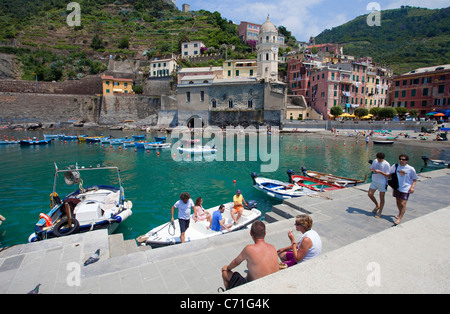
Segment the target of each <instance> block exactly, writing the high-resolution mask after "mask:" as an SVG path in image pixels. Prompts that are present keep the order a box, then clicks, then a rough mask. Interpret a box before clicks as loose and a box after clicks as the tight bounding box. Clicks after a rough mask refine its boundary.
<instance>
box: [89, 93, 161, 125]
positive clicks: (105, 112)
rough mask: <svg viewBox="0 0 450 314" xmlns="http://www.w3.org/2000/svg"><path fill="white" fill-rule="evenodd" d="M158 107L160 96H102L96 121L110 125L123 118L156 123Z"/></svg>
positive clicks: (159, 106)
mask: <svg viewBox="0 0 450 314" xmlns="http://www.w3.org/2000/svg"><path fill="white" fill-rule="evenodd" d="M160 109H161V98H160V97H147V96H140V95H121V96H103V99H102V103H101V108H100V113H99V119H98V123H99V124H107V125H111V124H117V123H121V122H122V121H124V120H134V121H135V122H137V123H140V124H152V123H156V120H157V116H158V111H159V110H160Z"/></svg>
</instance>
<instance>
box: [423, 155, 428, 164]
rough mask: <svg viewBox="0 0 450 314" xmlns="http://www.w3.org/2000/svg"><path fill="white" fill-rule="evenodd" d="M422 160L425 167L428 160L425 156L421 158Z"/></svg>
mask: <svg viewBox="0 0 450 314" xmlns="http://www.w3.org/2000/svg"><path fill="white" fill-rule="evenodd" d="M422 160H423V165H424V166H427V165H428V160H429V158H428V157H427V156H422Z"/></svg>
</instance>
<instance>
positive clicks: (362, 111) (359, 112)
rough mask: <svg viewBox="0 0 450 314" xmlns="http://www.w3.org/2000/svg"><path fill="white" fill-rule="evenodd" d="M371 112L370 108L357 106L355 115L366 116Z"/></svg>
mask: <svg viewBox="0 0 450 314" xmlns="http://www.w3.org/2000/svg"><path fill="white" fill-rule="evenodd" d="M368 114H369V109H367V108H356V109H355V116H357V117H360V118H361V117H364V116H367V115H368Z"/></svg>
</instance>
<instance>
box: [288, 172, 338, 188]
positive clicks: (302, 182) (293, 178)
mask: <svg viewBox="0 0 450 314" xmlns="http://www.w3.org/2000/svg"><path fill="white" fill-rule="evenodd" d="M287 174H288V177H289V182H290V183H292V184H297V185H299V186H303V187H306V188H308V189H310V190H313V191H318V192H322V191H332V190H338V189H343V188H344V187H343V186H340V185H338V184H335V183H328V182H325V181H322V180H318V179H314V178H310V177H307V176H302V175H298V174H296V173H295V171H293V170H292V169H289V170H288V171H287Z"/></svg>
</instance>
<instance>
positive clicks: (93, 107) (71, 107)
mask: <svg viewBox="0 0 450 314" xmlns="http://www.w3.org/2000/svg"><path fill="white" fill-rule="evenodd" d="M99 105H100V98H99V97H97V96H85V95H45V94H27V93H1V92H0V122H2V123H5V122H11V123H28V122H33V123H38V122H40V123H57V122H67V121H68V120H76V121H81V120H83V121H86V122H97V119H98V112H99Z"/></svg>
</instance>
